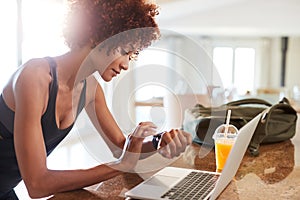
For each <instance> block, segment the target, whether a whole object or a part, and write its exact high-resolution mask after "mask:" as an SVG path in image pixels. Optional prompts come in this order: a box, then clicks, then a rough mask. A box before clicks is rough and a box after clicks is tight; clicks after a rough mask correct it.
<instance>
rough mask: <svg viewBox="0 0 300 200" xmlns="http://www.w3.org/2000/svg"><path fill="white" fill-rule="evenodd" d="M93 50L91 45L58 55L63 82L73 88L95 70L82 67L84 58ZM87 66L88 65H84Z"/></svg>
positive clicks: (57, 59)
mask: <svg viewBox="0 0 300 200" xmlns="http://www.w3.org/2000/svg"><path fill="white" fill-rule="evenodd" d="M90 51H91V49H90V47H83V48H80V49H75V50H71V51H69V52H67V53H66V54H63V55H61V56H58V57H56V61H57V65H58V73H59V81H60V82H61V84H63V85H66V86H68V87H69V88H70V89H71V88H73V87H74V86H75V85H76V84H77V83H79V82H80V81H82V80H84V79H86V77H88V76H90V75H91V74H92V73H93V72H92V71H91V70H90V69H88V68H85V69H81V68H83V67H82V63H83V61H84V59H85V58H86V57H87V55H88V54H89V52H90ZM84 67H86V66H84Z"/></svg>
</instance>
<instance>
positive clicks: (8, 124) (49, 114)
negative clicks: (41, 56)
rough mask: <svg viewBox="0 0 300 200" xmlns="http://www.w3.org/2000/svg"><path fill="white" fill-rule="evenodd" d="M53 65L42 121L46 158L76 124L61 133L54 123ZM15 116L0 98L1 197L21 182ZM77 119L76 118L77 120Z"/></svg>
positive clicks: (55, 84) (80, 106)
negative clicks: (15, 143) (15, 137)
mask: <svg viewBox="0 0 300 200" xmlns="http://www.w3.org/2000/svg"><path fill="white" fill-rule="evenodd" d="M46 59H47V61H48V63H49V65H50V73H51V76H52V81H51V83H50V85H49V99H48V105H47V109H46V112H45V113H44V114H43V116H42V118H41V124H42V130H43V136H44V141H45V145H46V151H47V156H48V155H49V154H50V153H51V152H52V151H53V150H54V148H55V147H56V146H57V145H58V144H59V143H60V142H61V141H62V140H63V139H64V138H65V137H66V136H67V134H68V133H69V132H70V130H71V129H72V127H73V125H74V123H73V124H72V125H70V126H69V127H67V128H66V129H59V128H58V127H57V124H56V119H55V107H56V96H57V92H58V82H57V72H56V62H55V61H54V59H53V58H51V57H46ZM85 97H86V81H85V80H84V81H83V89H82V92H81V95H80V99H79V104H78V108H77V116H78V114H79V113H80V112H81V111H82V109H83V108H84V105H85ZM14 115H15V113H14V112H13V111H12V110H11V109H10V108H9V107H8V106H7V105H6V103H5V102H4V100H3V97H2V94H1V95H0V196H1V194H3V193H5V192H7V191H9V190H11V189H13V188H14V187H15V186H16V185H17V184H18V183H19V182H20V181H21V180H22V178H21V175H20V171H19V167H18V163H17V160H16V154H15V149H14V142H13V139H14V138H13V137H14V136H13V132H14ZM77 116H76V117H77Z"/></svg>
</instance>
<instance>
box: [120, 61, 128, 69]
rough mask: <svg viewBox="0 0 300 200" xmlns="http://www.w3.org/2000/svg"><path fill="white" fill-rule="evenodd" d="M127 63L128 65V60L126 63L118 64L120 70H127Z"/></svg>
mask: <svg viewBox="0 0 300 200" xmlns="http://www.w3.org/2000/svg"><path fill="white" fill-rule="evenodd" d="M128 65H129V63H128V62H127V63H125V62H123V63H121V64H120V67H121V69H122V70H127V69H128Z"/></svg>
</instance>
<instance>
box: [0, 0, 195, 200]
mask: <svg viewBox="0 0 300 200" xmlns="http://www.w3.org/2000/svg"><path fill="white" fill-rule="evenodd" d="M69 3H70V10H69V14H68V16H67V18H66V23H65V25H66V26H65V31H64V37H65V40H66V43H67V44H68V46H69V47H70V51H69V52H67V53H66V54H63V55H61V56H57V57H46V58H36V59H32V60H29V61H28V62H26V63H25V64H24V65H23V66H21V67H20V68H19V69H18V70H17V71H16V72H15V73H14V74H13V75H12V77H11V79H10V80H9V82H8V84H7V85H6V86H5V88H4V89H3V92H2V94H1V96H0V113H1V114H0V115H1V116H0V180H1V181H0V199H9V198H11V199H14V198H15V199H17V197H16V195H15V193H14V191H13V188H14V187H15V186H16V185H17V184H18V183H19V182H20V181H21V180H22V179H23V180H24V183H25V185H26V188H27V190H28V193H29V195H30V196H31V197H32V198H40V197H45V196H49V195H51V194H54V193H57V192H63V191H68V190H74V189H78V188H83V187H85V186H89V185H93V184H96V183H99V182H101V181H104V180H107V179H109V178H112V177H114V176H117V175H119V174H120V173H122V171H131V170H133V168H134V166H135V165H136V163H137V161H138V159H140V157H141V155H142V154H141V153H147V152H149V153H150V154H151V152H152V153H153V152H155V151H156V149H155V148H154V146H153V144H152V142H145V141H144V137H146V136H149V135H154V134H156V130H155V129H156V127H155V125H154V124H153V123H152V122H141V123H140V124H139V125H138V126H137V127H136V129H135V130H134V131H133V133H132V134H130V136H129V137H128V138H125V137H124V134H123V133H122V132H121V130H120V128H119V127H118V126H117V123H116V122H115V120H114V119H113V117H112V115H111V113H110V112H109V109H108V108H107V106H106V104H105V97H104V94H103V91H102V89H101V86H100V85H99V84H97V81H96V80H95V79H94V78H93V76H92V74H93V73H94V72H95V71H98V72H99V73H100V74H101V77H102V78H103V80H105V81H110V80H111V79H112V78H113V77H115V76H117V75H118V74H119V73H120V72H121V71H122V70H127V69H128V65H129V62H130V61H131V60H133V59H134V58H135V57H136V56H137V54H138V51H140V50H142V49H144V48H146V47H147V46H149V45H150V44H151V42H152V41H154V40H157V39H158V37H159V29H158V27H157V24H156V22H155V15H157V13H158V12H157V6H156V5H154V4H150V3H146V2H145V1H143V0H126V1H120V0H85V1H81V0H70V2H69ZM144 28H146V30H145V29H144ZM131 30H132V31H131ZM95 47H96V48H95ZM91 63H92V64H91ZM82 66H84V67H82ZM73 105H75V106H73ZM82 109H85V110H86V111H87V113H88V115H89V117H90V119H91V121H92V122H93V123H94V125H95V126H96V128H97V129H98V130H99V133H100V134H102V136H103V138H104V140H105V141H106V142H107V143H108V145H109V147H110V149H111V151H112V152H113V153H114V156H115V157H116V158H118V160H117V161H116V162H112V163H107V164H101V165H98V166H95V167H93V168H90V169H84V170H51V169H48V168H47V165H46V158H47V156H48V155H49V154H50V153H51V151H52V150H53V149H54V148H55V147H56V146H57V145H58V144H59V142H61V141H62V140H63V138H64V137H65V136H66V135H67V134H68V133H69V131H70V130H71V129H72V126H73V124H74V121H75V120H76V117H77V115H78V114H79V113H80V112H81V111H82ZM74 113H75V114H74ZM190 143H191V137H190V135H189V134H188V133H185V132H183V131H180V130H171V131H169V132H165V133H164V134H163V135H162V139H161V145H162V146H164V147H163V148H162V150H164V148H167V147H168V149H169V151H161V153H162V155H163V156H165V157H169V158H172V157H175V156H178V155H179V154H180V153H181V152H183V151H184V150H185V148H186V146H187V145H189V144H190ZM154 144H156V143H155V142H154ZM143 155H144V154H143Z"/></svg>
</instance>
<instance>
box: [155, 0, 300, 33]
mask: <svg viewBox="0 0 300 200" xmlns="http://www.w3.org/2000/svg"><path fill="white" fill-rule="evenodd" d="M156 2H157V4H159V6H160V15H159V16H158V23H159V25H160V27H161V29H168V30H172V31H176V32H180V33H191V34H203V35H226V36H233V35H234V36H300V1H299V0H156Z"/></svg>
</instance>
